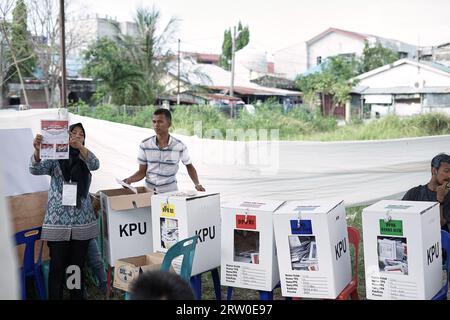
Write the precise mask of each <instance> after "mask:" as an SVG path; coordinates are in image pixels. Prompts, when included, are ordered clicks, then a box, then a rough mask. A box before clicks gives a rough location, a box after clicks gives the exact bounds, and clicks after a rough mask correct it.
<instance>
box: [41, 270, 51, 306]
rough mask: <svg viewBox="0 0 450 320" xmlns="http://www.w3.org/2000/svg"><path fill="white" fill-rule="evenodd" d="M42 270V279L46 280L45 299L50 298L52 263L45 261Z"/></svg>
mask: <svg viewBox="0 0 450 320" xmlns="http://www.w3.org/2000/svg"><path fill="white" fill-rule="evenodd" d="M41 269H42V277H43V280H44V292H45V298H46V299H47V297H48V273H49V272H50V262H49V261H44V262H42V265H41Z"/></svg>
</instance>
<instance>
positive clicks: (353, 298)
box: [350, 289, 359, 300]
mask: <svg viewBox="0 0 450 320" xmlns="http://www.w3.org/2000/svg"><path fill="white" fill-rule="evenodd" d="M350 297H352V300H359V296H358V290H356V289H355V290H353V291H352V293H350Z"/></svg>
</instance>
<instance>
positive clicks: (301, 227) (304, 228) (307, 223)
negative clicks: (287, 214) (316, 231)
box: [290, 220, 313, 234]
mask: <svg viewBox="0 0 450 320" xmlns="http://www.w3.org/2000/svg"><path fill="white" fill-rule="evenodd" d="M290 222H291V232H292V234H312V233H313V232H312V225H311V220H291V221H290Z"/></svg>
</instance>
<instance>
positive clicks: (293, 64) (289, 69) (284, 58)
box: [273, 42, 308, 80]
mask: <svg viewBox="0 0 450 320" xmlns="http://www.w3.org/2000/svg"><path fill="white" fill-rule="evenodd" d="M273 59H274V65H275V70H274V71H275V74H278V75H280V76H283V77H285V78H287V79H291V80H294V79H295V78H296V77H297V75H299V74H301V73H303V72H305V71H306V70H307V69H308V68H307V67H306V42H301V43H298V44H296V45H293V46H291V47H288V48H284V49H281V50H278V51H276V52H275V53H274V54H273Z"/></svg>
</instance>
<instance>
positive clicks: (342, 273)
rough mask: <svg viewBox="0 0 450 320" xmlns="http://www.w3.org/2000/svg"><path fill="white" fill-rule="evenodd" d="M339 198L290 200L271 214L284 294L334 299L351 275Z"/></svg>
mask: <svg viewBox="0 0 450 320" xmlns="http://www.w3.org/2000/svg"><path fill="white" fill-rule="evenodd" d="M345 218H346V217H345V208H344V203H343V201H340V202H336V201H335V202H330V201H290V202H286V203H285V204H284V205H283V206H281V207H280V208H279V209H278V210H277V211H276V212H275V214H274V215H273V223H274V232H275V240H276V245H277V252H278V266H279V269H280V280H281V292H282V295H283V296H285V297H304V298H329V299H335V298H336V297H337V296H338V295H339V294H340V293H341V291H342V290H343V289H344V288H345V286H346V285H347V284H349V283H350V281H351V278H352V270H351V262H350V248H349V240H348V234H347V221H346V219H345Z"/></svg>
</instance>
